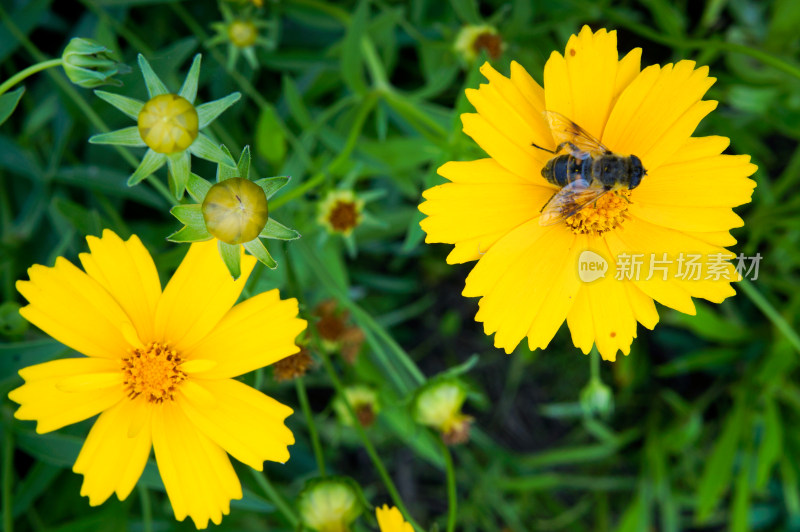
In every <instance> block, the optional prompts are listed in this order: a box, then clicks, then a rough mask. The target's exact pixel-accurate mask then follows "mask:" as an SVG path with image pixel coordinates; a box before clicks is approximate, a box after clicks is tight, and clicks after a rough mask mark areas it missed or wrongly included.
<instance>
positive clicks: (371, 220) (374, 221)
mask: <svg viewBox="0 0 800 532" xmlns="http://www.w3.org/2000/svg"><path fill="white" fill-rule="evenodd" d="M361 225H371V226H373V227H380V228H382V229H386V228H388V227H389V224H388V223H387V222H385V221H384V220H381V219H379V218H376V217H374V216H372V215H371V214H370V213H368V212H367V211H361Z"/></svg>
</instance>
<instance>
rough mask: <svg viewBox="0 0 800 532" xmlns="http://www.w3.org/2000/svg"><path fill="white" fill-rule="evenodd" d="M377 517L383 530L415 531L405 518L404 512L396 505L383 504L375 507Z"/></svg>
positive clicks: (389, 531)
mask: <svg viewBox="0 0 800 532" xmlns="http://www.w3.org/2000/svg"><path fill="white" fill-rule="evenodd" d="M375 517H376V519H377V520H378V526H379V527H380V529H381V532H414V529H413V528H412V527H411V525H410V524H409V523H406V521H405V520H404V519H403V514H401V513H400V510H398V509H397V508H395V507H394V506H392V507H389V506H387V505H385V504H384V505H383V506H382V507H381V508H375Z"/></svg>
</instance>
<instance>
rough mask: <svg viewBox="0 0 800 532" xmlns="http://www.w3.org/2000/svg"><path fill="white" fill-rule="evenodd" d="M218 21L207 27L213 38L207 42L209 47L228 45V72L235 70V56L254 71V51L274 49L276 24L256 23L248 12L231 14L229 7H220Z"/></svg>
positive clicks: (265, 21) (224, 5) (264, 21)
mask: <svg viewBox="0 0 800 532" xmlns="http://www.w3.org/2000/svg"><path fill="white" fill-rule="evenodd" d="M219 7H220V11H221V12H222V21H220V22H214V23H213V24H211V27H212V28H213V29H214V31H215V32H216V35H214V37H212V38H211V40H210V41H209V42H208V45H209V46H217V45H220V44H225V43H227V44H228V64H227V66H228V68H229V69H233V68H235V67H236V61H237V60H238V59H239V55H243V56H244V58H245V60H246V61H247V63H248V64H249V65H250V67H251V68H252V69H253V70H256V69H257V68H258V58H257V57H256V48H257V47H259V46H260V47H262V48H264V49H265V50H267V51H271V50H274V49H275V47H276V41H277V36H276V35H275V28H276V24H277V23H276V22H275V21H267V20H263V19H260V18H258V17H256V16H255V15H253V14H252V13H251V11H252V9H246V10H243V11H242V12H241V13H238V14H234V13H233V11H232V10H231V8H230V7H229V6H227V5H226V4H220V6H219Z"/></svg>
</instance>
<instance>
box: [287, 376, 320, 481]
mask: <svg viewBox="0 0 800 532" xmlns="http://www.w3.org/2000/svg"><path fill="white" fill-rule="evenodd" d="M294 385H295V388H296V389H297V398H298V399H299V400H300V406H301V408H302V409H303V414H305V416H306V423H307V424H308V435H309V438H311V446H312V447H313V448H314V458H315V459H316V460H317V469H318V470H319V476H321V477H324V476H325V458H324V456H323V454H322V445H321V444H320V441H319V433H318V432H317V425H316V424H315V423H314V413H313V412H312V411H311V405H310V404H309V403H308V394H306V385H305V383H304V382H303V378H302V377H301V378H299V379H295V380H294Z"/></svg>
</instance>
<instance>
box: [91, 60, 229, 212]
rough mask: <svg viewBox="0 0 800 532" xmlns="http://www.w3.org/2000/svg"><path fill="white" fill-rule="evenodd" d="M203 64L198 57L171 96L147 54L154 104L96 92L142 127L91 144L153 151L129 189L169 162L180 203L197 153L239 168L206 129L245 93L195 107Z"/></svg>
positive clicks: (143, 64)
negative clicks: (193, 158) (176, 91)
mask: <svg viewBox="0 0 800 532" xmlns="http://www.w3.org/2000/svg"><path fill="white" fill-rule="evenodd" d="M200 60H201V55H200V54H197V55H196V56H195V57H194V60H193V61H192V66H191V68H190V69H189V73H188V74H187V75H186V79H185V81H184V82H183V86H182V87H181V90H180V91H178V93H171V92H170V91H169V90H168V89H167V87H166V85H164V83H163V82H162V81H161V79H159V77H158V76H157V75H156V73H155V72H154V71H153V69H152V68H151V67H150V63H148V62H147V59H145V58H144V56H143V55H141V54H139V67H140V68H141V70H142V75H143V76H144V82H145V85H146V86H147V94H148V96H149V98H150V99H149V100H147V101H146V102H141V101H139V100H135V99H133V98H129V97H127V96H122V95H119V94H113V93H110V92H105V91H99V90H98V91H95V94H96V95H97V96H98V97H100V98H101V99H103V100H105V101H106V102H108V103H110V104H111V105H113V106H114V107H116V108H117V109H119V110H120V111H122V112H123V113H125V114H126V115H128V116H129V117H131V118H133V119H134V120H136V123H137V124H136V125H135V126H131V127H127V128H124V129H119V130H117V131H112V132H110V133H101V134H99V135H94V136H93V137H91V138H90V139H89V142H91V143H92V144H116V145H120V146H131V147H137V148H147V152H146V153H145V155H144V157H143V158H142V161H141V163H139V166H138V167H137V168H136V170H135V171H134V172H133V174H132V175H131V176H130V177H129V178H128V186H133V185H136V184H138V183H139V182H141V181H142V180H143V179H145V178H146V177H148V176H150V175H151V174H153V172H155V171H156V170H158V169H159V168H161V167H162V166H164V164H165V163H166V164H167V165H168V167H169V174H170V175H169V177H170V188H171V190H172V193H173V194H174V195H175V197H176V198H178V199H180V198H181V197H182V196H183V192H184V190H185V189H186V183H187V182H188V181H189V176H190V174H191V155H194V156H195V157H200V158H201V159H205V160H207V161H212V162H216V163H218V164H220V165H225V166H228V167H235V166H236V162H235V161H234V160H233V158H231V157H230V155H229V154H227V153H225V152H224V151H223V150H221V149H220V147H219V145H218V144H217V143H215V142H214V141H212V140H211V139H210V138H209V137H208V136H206V135H205V134H203V133H202V131H203V130H204V129H205V128H206V127H208V125H209V124H211V123H212V122H213V121H214V120H216V118H217V117H218V116H219V115H220V114H222V112H223V111H225V110H226V109H227V108H229V107H230V106H231V105H233V104H234V103H236V102H237V101H239V98H241V94H239V93H238V92H234V93H232V94H229V95H228V96H225V97H224V98H221V99H219V100H214V101H212V102H208V103H204V104H202V105H195V99H196V97H197V84H198V79H199V77H200Z"/></svg>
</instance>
